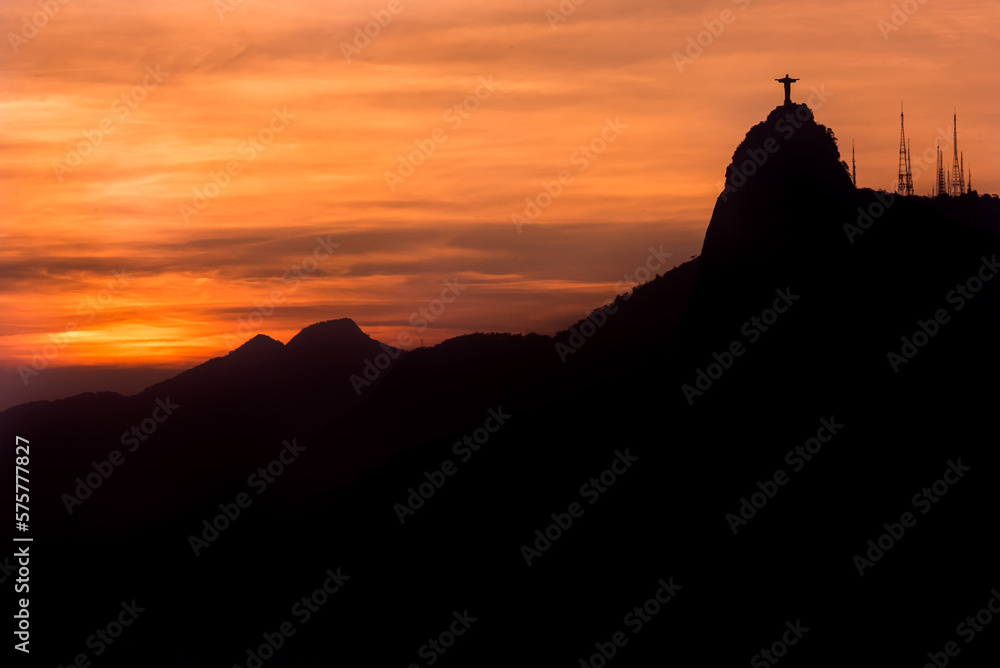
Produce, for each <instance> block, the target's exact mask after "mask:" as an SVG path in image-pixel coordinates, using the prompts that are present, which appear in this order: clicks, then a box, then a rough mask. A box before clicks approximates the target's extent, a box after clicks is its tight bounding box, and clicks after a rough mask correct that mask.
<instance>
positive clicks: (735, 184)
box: [699, 104, 854, 278]
mask: <svg viewBox="0 0 1000 668" xmlns="http://www.w3.org/2000/svg"><path fill="white" fill-rule="evenodd" d="M853 192H854V186H853V185H852V183H851V178H850V176H849V174H848V172H847V166H846V164H844V163H842V162H841V159H840V152H839V151H838V149H837V142H836V139H835V138H834V135H833V131H832V130H830V129H829V128H826V127H825V126H823V125H820V124H818V123H817V122H816V121H815V120H814V118H813V114H812V110H810V109H809V107H807V106H806V105H804V104H792V105H787V106H780V107H777V108H775V109H774V110H773V111H772V112H771V113H770V114H769V115H768V117H767V120H765V121H764V122H762V123H758V124H757V125H755V126H754V127H752V128H751V129H750V131H749V132H747V135H746V138H745V139H744V140H743V142H742V143H741V144H740V145H739V147H738V148H737V149H736V152H735V153H734V154H733V161H732V163H731V164H730V165H729V166H728V167H727V169H726V188H725V190H724V191H723V192H722V193H721V194H720V195H719V198H718V200H717V202H716V205H715V211H714V212H713V214H712V221H711V223H710V224H709V227H708V231H707V232H706V234H705V244H704V247H703V249H702V257H701V262H702V265H701V269H700V274H699V277H700V278H702V277H704V278H714V277H716V275H718V274H726V275H731V274H733V272H741V271H743V270H746V269H749V268H753V267H756V268H761V267H762V265H763V263H765V262H766V263H774V262H779V263H784V262H795V261H796V260H799V261H804V262H811V261H813V258H810V257H808V254H809V253H811V252H817V251H818V252H822V251H823V247H824V244H828V243H831V242H833V241H842V237H843V231H842V229H841V226H842V225H843V223H844V221H845V220H847V219H848V215H849V212H850V211H851V206H850V203H851V201H852V194H853ZM838 236H839V238H838Z"/></svg>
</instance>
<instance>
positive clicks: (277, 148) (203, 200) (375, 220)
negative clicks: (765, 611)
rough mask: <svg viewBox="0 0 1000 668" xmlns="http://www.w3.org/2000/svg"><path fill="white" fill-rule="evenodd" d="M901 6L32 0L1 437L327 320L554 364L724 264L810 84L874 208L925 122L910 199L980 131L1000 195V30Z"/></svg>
mask: <svg viewBox="0 0 1000 668" xmlns="http://www.w3.org/2000/svg"><path fill="white" fill-rule="evenodd" d="M905 4H906V7H907V8H908V9H910V10H911V11H912V10H914V9H915V12H914V13H913V14H912V15H908V14H906V13H905V12H903V10H902V9H897V10H896V14H895V20H896V23H895V24H894V23H893V15H894V4H893V3H891V2H882V1H869V0H846V1H841V2H836V3H834V2H818V1H813V0H795V1H792V0H787V1H771V2H764V1H762V0H737V1H731V0H716V1H714V2H712V1H709V2H689V1H685V0H681V1H672V2H652V1H623V0H616V1H615V2H608V1H604V0H583V1H581V2H579V4H578V5H577V4H574V3H572V2H571V1H570V0H564V2H562V4H560V3H559V2H558V1H556V0H502V1H501V0H495V1H493V0H490V1H484V2H453V1H450V0H447V1H440V0H417V1H411V0H391V1H386V0H339V1H337V2H312V1H308V0H284V1H266V0H229V1H228V2H226V0H216V1H215V2H213V1H212V0H173V1H164V2H157V3H138V2H134V1H133V2H126V1H124V0H104V1H100V2H91V1H88V0H66V1H65V3H64V4H63V3H61V2H60V1H59V0H40V1H39V0H30V1H29V0H23V1H22V0H15V1H11V0H8V1H6V2H4V3H3V4H2V6H0V23H2V27H3V34H4V43H3V45H2V47H0V53H2V55H0V82H2V86H0V109H2V111H0V114H2V121H3V122H2V124H0V146H2V155H3V157H4V161H3V163H4V164H3V167H2V169H0V189H2V190H0V258H2V259H0V272H2V277H3V281H4V290H3V291H2V293H0V307H2V312H3V319H2V322H0V360H2V361H3V367H2V368H0V409H2V408H6V407H8V406H10V405H12V404H16V403H20V402H21V401H25V400H27V399H29V398H39V397H45V398H50V397H55V396H63V395H66V394H69V393H70V392H69V390H68V389H67V388H68V387H69V386H68V385H60V384H59V383H60V382H61V381H59V382H57V381H56V380H55V379H59V378H63V376H61V375H60V374H59V372H58V370H59V369H65V368H70V367H74V368H75V367H92V368H93V372H94V373H93V374H92V375H90V376H86V375H84V376H83V377H84V378H90V379H91V381H92V382H91V383H90V385H87V383H86V382H85V381H79V379H78V381H77V382H78V383H79V382H83V385H73V387H72V390H73V391H80V390H81V389H94V390H103V389H113V390H120V391H125V390H128V391H135V390H137V389H139V387H135V386H134V385H135V383H140V386H141V381H140V380H135V378H138V377H140V376H141V377H142V379H145V378H146V376H142V374H139V376H136V375H135V374H136V372H135V368H136V367H139V368H143V369H145V368H155V369H157V371H156V373H159V374H161V376H163V377H165V376H166V375H169V373H168V371H165V370H169V369H174V370H176V369H180V368H185V367H189V366H192V365H194V364H197V363H199V362H201V361H204V360H205V359H208V358H210V357H215V356H218V355H221V354H225V352H226V351H228V350H229V349H231V348H233V347H235V346H236V345H239V344H240V343H242V342H243V341H245V340H247V339H248V338H250V337H251V336H253V335H254V334H256V333H264V334H267V335H269V336H271V337H273V338H276V339H278V340H280V341H283V342H287V341H288V339H289V338H291V336H293V335H294V334H295V332H297V331H298V330H300V329H301V328H303V327H305V326H307V325H309V324H311V323H314V322H318V321H321V320H328V319H332V318H340V317H349V318H352V319H353V320H355V321H356V322H357V323H358V324H359V325H360V326H361V328H362V329H363V330H365V331H366V332H368V333H369V334H371V335H372V336H373V337H375V338H377V339H379V340H381V341H385V342H388V343H395V342H396V341H397V339H398V337H399V335H400V334H401V333H402V332H407V333H409V334H410V336H412V337H413V338H414V340H419V339H420V338H421V337H423V339H424V341H425V343H426V344H427V345H430V344H433V343H437V342H440V341H441V340H443V339H445V338H448V337H450V336H454V335H457V334H461V333H467V332H474V331H512V332H532V331H533V332H540V333H553V332H555V331H557V330H559V329H562V328H564V327H565V326H566V325H568V324H569V323H570V322H573V321H575V320H576V319H578V318H580V317H582V316H583V315H584V313H585V312H586V311H587V310H589V309H592V308H594V307H596V306H599V305H600V304H601V303H603V302H606V301H607V300H609V299H611V298H612V297H613V296H614V295H615V294H616V292H621V291H623V290H625V289H627V288H628V287H631V286H632V285H634V284H635V270H636V268H637V267H639V266H641V265H644V264H645V263H646V262H647V260H648V259H649V258H650V247H652V248H653V249H656V250H658V251H659V249H660V248H661V247H662V253H670V254H671V256H670V257H669V259H668V260H667V262H666V264H665V265H664V266H663V269H662V270H661V273H662V271H665V270H666V269H668V268H669V267H671V266H673V265H675V264H677V263H680V262H682V261H684V260H687V259H688V258H689V257H690V256H692V255H695V254H697V253H698V252H699V251H700V247H701V241H702V239H703V236H704V232H705V228H706V226H707V225H708V222H709V218H710V216H711V212H712V208H713V206H714V203H715V199H716V197H717V196H718V194H719V192H720V191H721V190H722V185H723V178H724V173H725V168H726V165H727V163H728V161H729V160H730V158H731V156H732V153H733V150H734V149H735V147H736V146H737V144H738V143H739V142H740V140H741V139H742V138H743V136H744V134H745V133H746V131H747V130H748V129H749V127H750V126H751V125H753V124H755V123H757V122H759V121H761V120H763V119H764V118H765V116H766V115H767V113H768V112H769V111H770V110H771V109H772V108H773V107H775V106H776V105H778V104H780V103H781V100H782V90H781V86H780V85H779V84H777V83H775V82H774V81H773V79H775V78H778V77H782V76H784V75H785V73H786V72H787V73H790V74H791V76H792V77H799V78H800V79H801V81H799V82H798V83H797V84H795V86H794V87H793V89H792V97H793V100H794V101H797V102H808V103H809V104H810V106H812V108H813V110H814V111H815V112H816V118H817V120H818V121H819V122H820V123H823V124H825V125H827V126H829V127H831V128H833V130H834V132H835V133H836V136H837V138H838V140H839V142H840V147H841V151H842V155H843V156H844V157H845V158H846V159H847V160H848V161H850V150H851V141H852V139H853V140H854V141H855V142H856V145H857V165H858V182H859V185H861V186H866V187H873V188H884V189H892V188H894V186H895V181H896V171H897V151H898V143H899V105H900V101H901V100H902V101H903V102H904V103H905V107H906V127H907V134H908V136H909V137H911V139H912V148H913V155H914V158H913V162H914V167H915V171H919V168H920V155H921V154H922V153H923V152H924V151H925V150H927V151H928V153H929V154H930V155H932V156H933V147H934V144H935V141H936V138H937V136H938V133H939V130H940V131H942V132H944V133H945V134H947V135H950V132H951V120H952V113H953V109H954V108H956V107H957V109H958V121H959V148H960V149H961V150H962V151H963V152H964V156H965V165H966V168H971V170H972V178H973V185H974V187H975V188H976V189H977V190H979V191H980V192H994V193H995V192H997V191H998V190H1000V173H998V164H1000V163H998V161H997V159H996V156H997V155H998V154H1000V134H998V133H997V131H996V121H997V102H998V96H1000V95H998V90H1000V85H998V84H1000V71H998V68H997V67H996V65H997V64H998V56H1000V38H998V35H1000V7H998V6H997V5H995V4H992V3H982V2H971V1H964V0H960V1H956V0H950V1H949V2H944V1H943V0H926V1H925V2H922V3H920V2H917V0H912V2H908V3H905ZM896 6H897V7H898V5H896ZM557 18H558V21H557V20H556V19H557ZM903 18H905V21H903V20H902V19H903ZM378 20H381V21H382V23H384V24H385V25H379V24H378V23H376V21H378ZM880 22H881V23H880ZM366 24H369V25H368V30H369V33H370V34H371V35H374V36H363V37H362V36H359V34H360V35H364V30H365V26H366ZM890 27H891V28H892V30H889V28H890ZM712 30H714V32H717V33H718V34H717V35H715V34H712V32H711V31H712ZM699 33H701V35H699ZM366 40H367V41H366ZM689 40H690V41H689ZM698 40H700V41H701V44H702V46H697V41H698ZM692 45H694V46H692ZM696 49H697V50H696ZM698 50H700V51H701V52H700V53H699V52H698ZM675 54H684V55H685V56H686V57H688V58H689V59H687V60H681V59H679V58H678V57H677V56H675ZM814 91H823V93H822V95H818V96H817V95H816V94H815V93H814ZM810 95H813V96H814V97H813V99H812V100H811V101H810V99H809V98H810ZM587 146H589V147H590V149H582V147H587ZM418 147H423V148H418ZM431 149H432V150H431ZM400 156H403V158H404V159H405V160H406V161H407V162H409V160H410V158H411V157H412V158H413V160H414V162H419V163H420V164H417V165H415V166H413V167H412V173H411V172H410V169H409V167H407V166H402V168H401V158H400ZM931 160H933V158H932V159H931ZM227 170H229V171H228V172H227ZM932 170H933V164H930V170H928V169H924V170H923V174H918V176H917V178H916V179H915V185H916V190H917V193H918V194H928V193H929V192H930V189H931V187H932V185H931V184H932V176H933V174H932V173H931V172H932ZM561 172H563V173H564V180H565V182H564V183H563V184H560V185H559V186H556V185H554V183H558V181H559V175H560V173H561ZM566 172H568V176H569V178H566V177H567V174H566ZM393 174H394V175H393ZM213 175H214V176H213ZM570 178H571V180H570ZM543 182H544V183H547V184H549V189H550V190H552V191H553V192H555V193H557V195H558V196H556V197H553V198H549V197H548V195H547V194H546V195H542V196H541V197H539V195H540V193H545V192H546V191H545V187H544V185H543ZM559 187H561V192H558V188H559ZM526 198H528V199H530V200H535V201H536V202H537V203H539V204H543V205H544V204H548V206H543V207H542V208H540V209H538V210H534V211H533V210H531V209H530V208H528V210H526V207H528V204H527V202H526ZM549 200H551V201H549ZM515 214H517V215H519V216H525V217H533V218H534V220H533V222H532V223H531V224H528V225H523V226H522V227H521V229H520V230H518V228H517V227H516V226H515V224H514V223H513V222H512V216H513V215H515ZM803 222H804V223H807V222H808V221H803ZM318 240H323V244H320V243H319V241H318ZM915 261H916V262H919V261H921V259H920V258H915ZM123 270H124V275H122V274H121V272H122V271H123ZM116 272H117V273H116ZM283 277H284V278H283ZM446 280H448V281H451V282H454V281H456V280H457V281H458V283H459V284H460V285H462V286H465V287H464V288H463V289H462V290H461V291H460V295H459V296H458V297H457V298H456V299H455V300H454V301H453V302H452V303H450V304H448V305H447V307H446V308H445V309H444V310H443V312H440V313H439V314H438V315H437V316H436V317H435V318H434V320H433V322H429V321H428V327H427V329H426V331H424V332H422V333H421V332H418V329H419V327H418V326H415V325H413V324H411V323H412V322H413V321H414V318H412V317H411V316H412V315H413V314H415V313H418V312H419V309H421V308H424V309H427V308H431V307H432V306H433V304H434V301H435V300H437V299H439V298H440V297H441V294H442V290H443V289H445V287H446V286H445V281H446ZM435 308H436V307H435ZM419 317H420V316H417V318H419ZM250 318H252V320H250V321H248V319H250ZM241 319H243V321H242V322H251V323H253V324H252V325H249V326H243V327H241V326H240V325H241ZM67 329H71V330H73V331H71V332H70V333H68V334H67V333H66V331H67ZM46 346H47V347H46ZM33 358H34V359H35V360H36V362H38V361H40V360H41V361H44V366H43V367H42V368H40V369H39V368H38V367H39V366H40V365H39V364H38V363H36V364H35V366H32V360H33ZM19 364H20V365H26V366H27V367H29V368H33V369H35V370H37V371H38V375H37V376H36V375H32V376H31V377H30V378H29V382H28V385H27V386H26V385H25V384H24V382H22V378H21V376H20V375H19V374H18V372H17V366H18V365H19ZM122 367H127V368H131V369H132V371H131V372H130V373H131V374H132V375H131V376H127V374H124V372H123V373H119V374H118V375H116V373H117V372H115V373H112V371H113V370H114V369H119V368H122ZM123 374H124V375H123ZM46 376H48V380H47V379H46ZM126 376H127V377H128V378H131V379H132V380H126ZM130 383H131V384H130Z"/></svg>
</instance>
